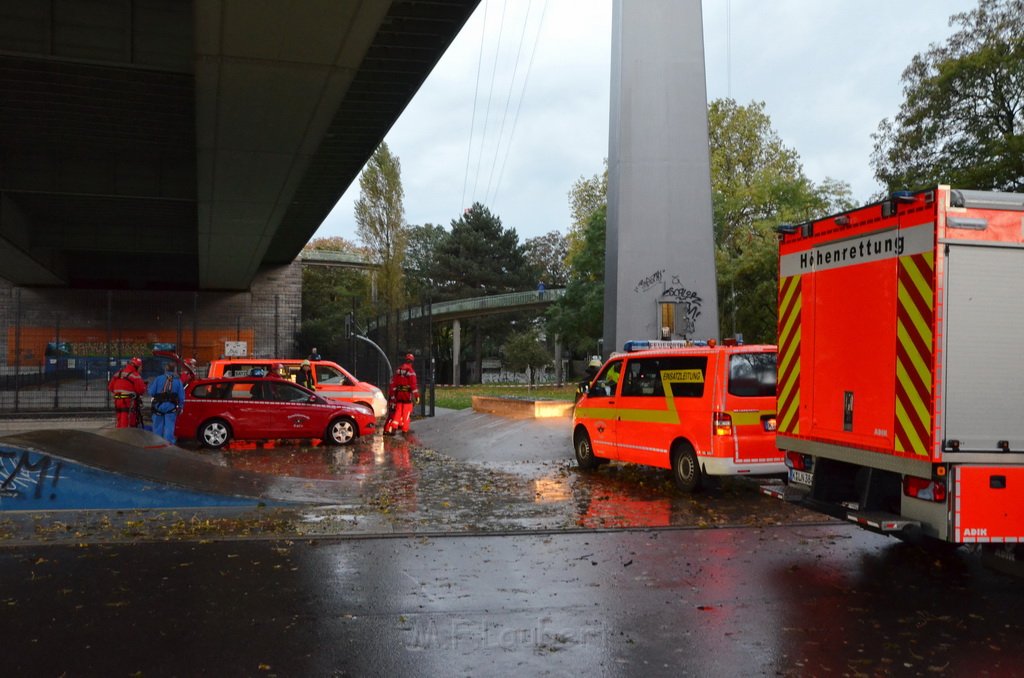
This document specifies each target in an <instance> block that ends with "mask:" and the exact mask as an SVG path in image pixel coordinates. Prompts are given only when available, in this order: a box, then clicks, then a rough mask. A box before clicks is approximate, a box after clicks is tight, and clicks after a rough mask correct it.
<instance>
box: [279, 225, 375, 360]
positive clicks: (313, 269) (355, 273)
mask: <svg viewBox="0 0 1024 678" xmlns="http://www.w3.org/2000/svg"><path fill="white" fill-rule="evenodd" d="M311 250H327V251H332V252H345V253H349V254H357V255H360V256H363V257H365V256H366V252H365V250H363V249H362V248H359V247H357V246H356V245H354V244H353V243H351V242H349V241H347V240H345V239H344V238H339V237H334V238H316V239H314V240H312V241H310V242H309V244H307V245H306V247H305V248H304V250H303V251H305V252H308V251H311ZM369 290H370V284H369V276H368V275H367V273H366V272H365V271H359V270H356V269H351V268H334V267H327V266H304V267H303V268H302V326H301V328H300V330H299V332H298V335H297V337H296V341H297V342H298V345H299V346H300V347H304V349H305V348H312V347H313V346H316V347H317V348H319V349H320V352H321V353H322V354H323V355H325V356H333V357H335V358H340V357H341V356H342V355H344V347H345V345H346V341H345V336H344V335H345V316H346V315H347V314H348V313H350V312H352V310H353V308H355V309H356V313H362V312H365V310H366V308H367V306H366V302H367V301H368V300H369ZM357 320H358V321H359V322H363V321H364V320H365V318H363V317H359V318H357Z"/></svg>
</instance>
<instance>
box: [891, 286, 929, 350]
mask: <svg viewBox="0 0 1024 678" xmlns="http://www.w3.org/2000/svg"><path fill="white" fill-rule="evenodd" d="M897 297H898V298H899V302H900V308H902V309H903V310H905V311H906V313H907V315H908V316H910V321H911V322H912V323H913V325H914V327H913V329H914V331H915V333H916V334H917V336H919V337H921V338H922V339H924V343H925V346H931V345H932V330H931V328H930V327H928V323H927V322H926V321H925V319H924V317H923V316H922V315H921V312H920V311H918V310H917V306H916V305H915V304H914V300H913V299H911V298H910V293H909V292H907V290H906V289H905V288H904V287H903V285H900V286H899V291H898V292H897ZM928 303H929V304H930V303H931V300H930V299H929V302H928ZM907 329H908V330H909V329H911V328H909V327H908V328H907ZM908 348H909V347H908Z"/></svg>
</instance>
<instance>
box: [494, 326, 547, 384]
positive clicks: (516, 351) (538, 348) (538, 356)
mask: <svg viewBox="0 0 1024 678" xmlns="http://www.w3.org/2000/svg"><path fill="white" fill-rule="evenodd" d="M502 351H503V353H504V354H505V362H506V363H507V364H508V366H509V368H511V369H512V370H513V371H516V372H519V371H521V370H529V371H530V386H533V385H534V383H535V382H536V377H537V370H538V369H539V368H541V367H545V366H547V365H550V364H551V354H550V353H548V350H547V348H546V347H545V346H544V344H543V342H541V340H540V336H539V335H538V333H537V331H536V330H535V329H530V330H527V331H525V332H517V333H516V334H513V335H512V336H510V337H509V338H508V340H507V341H506V342H505V345H504V346H503V347H502Z"/></svg>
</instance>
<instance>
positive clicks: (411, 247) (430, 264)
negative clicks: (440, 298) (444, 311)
mask: <svg viewBox="0 0 1024 678" xmlns="http://www.w3.org/2000/svg"><path fill="white" fill-rule="evenodd" d="M447 237H448V231H446V230H445V228H444V226H436V225H434V224H424V225H423V226H410V227H409V228H408V231H407V237H406V241H405V291H406V294H407V295H408V298H409V299H410V300H412V301H414V302H425V301H428V300H432V299H433V297H434V294H435V292H434V285H435V281H434V278H433V269H434V258H435V257H436V256H437V251H438V249H439V248H440V246H441V243H442V242H444V240H445V239H446V238H447Z"/></svg>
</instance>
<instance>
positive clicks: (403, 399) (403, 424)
mask: <svg viewBox="0 0 1024 678" xmlns="http://www.w3.org/2000/svg"><path fill="white" fill-rule="evenodd" d="M415 359H416V357H415V356H414V355H413V354H412V353H407V354H406V355H405V359H404V360H403V361H402V364H401V365H399V366H398V369H397V370H395V376H394V377H392V378H391V386H390V387H389V388H388V402H389V404H390V405H391V407H390V408H389V409H388V420H387V423H385V424H384V435H394V433H395V432H396V431H397V430H398V429H402V433H408V432H409V419H410V418H411V417H412V407H413V405H414V404H415V403H416V402H418V401H419V399H420V390H419V386H418V385H417V383H416V371H415V370H414V369H413V368H412V363H413V360H415Z"/></svg>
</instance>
